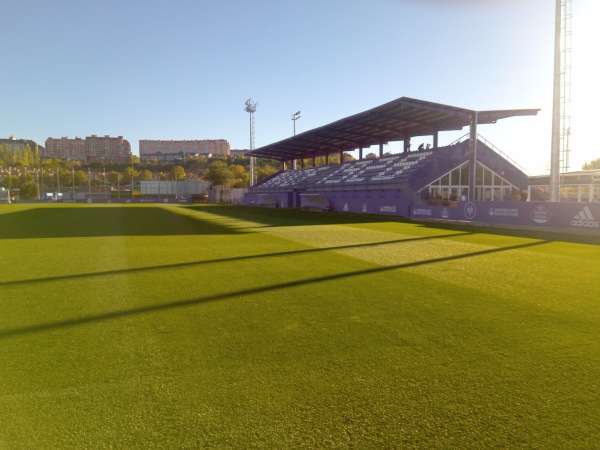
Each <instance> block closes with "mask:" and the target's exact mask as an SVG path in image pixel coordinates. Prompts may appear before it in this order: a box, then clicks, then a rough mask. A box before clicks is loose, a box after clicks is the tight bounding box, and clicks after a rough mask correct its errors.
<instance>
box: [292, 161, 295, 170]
mask: <svg viewBox="0 0 600 450" xmlns="http://www.w3.org/2000/svg"><path fill="white" fill-rule="evenodd" d="M292 170H296V160H295V159H292Z"/></svg>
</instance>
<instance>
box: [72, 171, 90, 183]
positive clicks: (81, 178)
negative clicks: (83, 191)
mask: <svg viewBox="0 0 600 450" xmlns="http://www.w3.org/2000/svg"><path fill="white" fill-rule="evenodd" d="M87 182H88V177H87V175H86V174H85V172H84V171H83V170H76V171H75V185H76V186H82V185H84V184H87Z"/></svg>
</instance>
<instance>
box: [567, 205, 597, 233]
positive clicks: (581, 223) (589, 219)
mask: <svg viewBox="0 0 600 450" xmlns="http://www.w3.org/2000/svg"><path fill="white" fill-rule="evenodd" d="M571 225H572V226H574V227H585V228H598V227H599V226H600V224H598V221H597V220H595V219H594V216H593V215H592V211H590V208H589V206H586V207H584V208H583V209H582V210H581V212H580V213H579V214H577V215H576V216H575V217H573V220H571Z"/></svg>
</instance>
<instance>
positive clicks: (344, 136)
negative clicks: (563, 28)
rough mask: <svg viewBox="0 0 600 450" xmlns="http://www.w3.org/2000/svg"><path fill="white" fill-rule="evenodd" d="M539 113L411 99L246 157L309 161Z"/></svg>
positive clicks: (298, 136) (396, 102)
mask: <svg viewBox="0 0 600 450" xmlns="http://www.w3.org/2000/svg"><path fill="white" fill-rule="evenodd" d="M538 111H539V109H512V110H495V111H474V110H469V109H464V108H457V107H454V106H448V105H442V104H439V103H432V102H427V101H423V100H417V99H413V98H409V97H401V98H399V99H396V100H393V101H391V102H389V103H386V104H384V105H381V106H378V107H376V108H373V109H370V110H368V111H364V112H361V113H358V114H355V115H353V116H349V117H346V118H344V119H341V120H338V121H336V122H333V123H330V124H328V125H324V126H322V127H319V128H315V129H312V130H309V131H306V132H304V133H301V134H298V135H296V136H294V137H291V138H288V139H284V140H282V141H279V142H275V143H273V144H269V145H265V146H263V147H261V148H258V149H256V150H253V151H251V152H249V153H247V154H248V155H249V156H255V157H259V158H269V159H275V160H278V161H289V160H292V159H302V158H310V157H312V156H318V155H324V154H328V153H339V152H340V151H350V150H355V149H357V148H360V147H362V148H368V147H370V146H371V145H377V144H381V143H387V142H393V141H404V140H406V139H407V138H412V137H414V136H431V135H436V134H437V133H438V132H440V131H456V130H461V129H463V128H464V127H465V126H469V125H470V124H471V118H472V117H473V116H474V114H475V113H477V123H478V124H490V123H496V122H497V121H498V120H499V119H505V118H507V117H513V116H533V115H536V114H537V113H538Z"/></svg>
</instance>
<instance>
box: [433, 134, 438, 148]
mask: <svg viewBox="0 0 600 450" xmlns="http://www.w3.org/2000/svg"><path fill="white" fill-rule="evenodd" d="M438 133H439V132H438V130H435V131H434V132H433V148H438Z"/></svg>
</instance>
